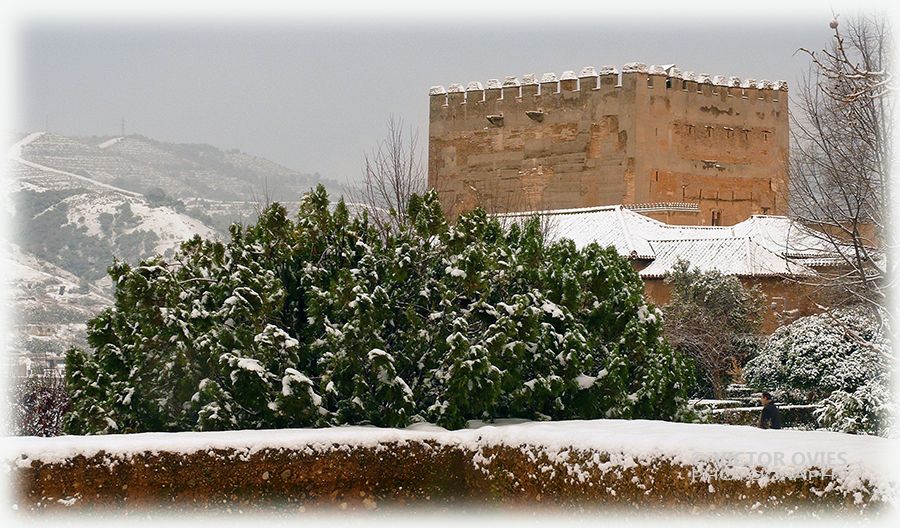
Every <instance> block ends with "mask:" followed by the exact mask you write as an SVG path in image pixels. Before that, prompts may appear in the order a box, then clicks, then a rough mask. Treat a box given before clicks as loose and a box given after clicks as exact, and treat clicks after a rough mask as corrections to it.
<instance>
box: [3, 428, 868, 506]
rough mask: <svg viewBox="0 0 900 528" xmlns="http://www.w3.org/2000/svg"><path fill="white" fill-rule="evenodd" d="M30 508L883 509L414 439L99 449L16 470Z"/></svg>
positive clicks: (862, 500)
mask: <svg viewBox="0 0 900 528" xmlns="http://www.w3.org/2000/svg"><path fill="white" fill-rule="evenodd" d="M10 468H11V472H12V478H13V482H14V483H15V485H16V493H15V496H14V498H13V499H14V501H15V503H16V505H15V508H16V509H17V510H19V511H20V512H22V511H44V510H56V511H59V510H67V509H68V510H76V511H80V512H84V511H95V512H96V511H99V512H106V511H109V510H112V511H116V512H120V513H121V512H123V511H128V512H132V511H140V510H141V509H142V508H143V507H159V506H161V507H164V508H166V509H174V510H187V511H196V510H207V509H215V510H218V509H224V508H226V507H227V508H240V509H242V510H243V511H246V510H247V509H252V508H292V509H293V508H310V507H322V506H325V507H338V508H347V507H349V508H353V509H356V508H359V509H378V508H383V507H386V506H398V505H419V506H421V505H423V504H431V505H441V504H444V505H446V504H456V505H458V506H465V505H469V504H473V503H474V504H478V505H485V504H515V505H530V506H536V505H543V504H549V505H555V506H564V507H569V506H574V507H598V506H599V507H603V508H607V507H609V508H617V509H625V510H638V509H640V510H642V511H646V510H648V509H653V508H666V509H672V510H678V511H684V512H697V511H700V512H704V511H709V510H716V511H717V512H721V511H737V512H742V511H747V512H751V511H752V512H756V511H759V510H774V511H778V512H788V511H791V510H793V509H794V508H795V507H797V506H799V507H801V508H802V509H803V510H804V511H809V510H811V511H813V512H828V511H841V512H847V511H850V512H873V511H878V509H879V508H878V506H879V505H880V503H879V498H878V496H877V494H875V495H873V492H872V489H873V488H871V487H867V486H868V485H867V483H865V482H863V483H856V484H855V485H854V488H853V489H852V490H848V489H847V488H846V487H845V486H844V485H842V484H841V483H839V482H838V483H835V482H834V481H832V479H831V477H830V476H829V475H821V474H818V472H817V471H816V470H815V469H814V468H813V469H811V470H810V471H809V472H808V474H807V475H806V476H805V478H795V479H788V480H779V479H777V478H770V477H769V476H768V475H766V474H765V473H764V472H758V473H752V472H751V474H745V475H744V476H743V477H735V475H733V474H731V475H730V474H729V472H728V468H727V467H716V466H715V465H712V464H705V465H703V466H702V467H701V466H685V465H682V464H679V463H676V462H674V461H673V460H671V459H666V458H653V459H644V460H637V459H632V458H631V457H629V456H623V455H621V454H609V453H604V452H598V451H592V450H579V449H569V450H563V451H547V450H545V449H543V448H541V447H539V446H530V445H526V444H522V445H519V446H508V445H489V446H482V447H472V446H468V447H467V446H465V445H453V444H449V445H448V444H446V443H439V442H433V441H430V440H413V441H400V442H384V443H379V444H377V445H374V446H372V445H368V446H348V445H340V444H333V445H331V446H330V447H329V446H322V445H319V446H318V447H315V448H313V447H311V446H298V447H297V448H295V449H284V448H278V449H262V450H257V451H251V450H249V449H210V450H201V451H197V452H193V453H189V454H186V453H175V452H165V451H163V452H141V453H133V454H129V455H116V456H110V455H107V454H105V453H104V452H99V453H97V454H94V455H92V456H90V457H85V456H83V455H77V456H74V457H72V458H69V459H67V460H64V461H54V462H51V463H46V462H41V461H38V460H29V461H23V460H20V461H19V463H16V462H13V463H12V464H11V465H10Z"/></svg>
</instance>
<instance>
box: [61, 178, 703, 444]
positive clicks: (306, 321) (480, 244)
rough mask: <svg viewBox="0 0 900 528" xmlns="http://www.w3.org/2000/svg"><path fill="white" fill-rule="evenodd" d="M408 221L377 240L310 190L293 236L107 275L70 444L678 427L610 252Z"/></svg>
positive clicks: (196, 248)
mask: <svg viewBox="0 0 900 528" xmlns="http://www.w3.org/2000/svg"><path fill="white" fill-rule="evenodd" d="M408 218H409V222H408V223H407V225H406V226H404V227H402V228H401V229H399V230H398V231H397V232H396V233H390V234H388V235H386V236H385V235H383V234H381V233H379V232H378V231H376V230H375V229H374V228H373V226H372V225H371V224H370V223H369V221H368V218H367V216H366V215H365V214H363V215H360V216H357V217H351V215H350V214H349V212H348V210H347V208H346V207H345V206H344V204H343V203H340V204H338V205H337V206H336V207H334V206H332V205H331V204H329V201H328V197H327V195H326V194H325V192H324V189H321V188H320V189H317V190H316V191H314V192H312V193H310V194H307V195H306V196H305V197H304V199H303V201H302V203H301V206H300V210H299V212H298V215H297V217H296V218H295V219H290V218H288V217H287V214H286V211H285V210H284V208H283V207H281V206H280V205H278V204H275V205H273V206H271V207H270V208H269V209H268V210H267V211H266V212H265V213H264V214H263V215H262V216H261V217H260V219H259V221H258V223H257V224H256V225H253V226H249V227H247V228H241V227H239V226H234V227H232V229H231V239H230V240H229V241H228V242H218V241H209V240H201V239H200V238H194V239H193V240H190V241H188V242H186V243H184V244H183V245H182V247H181V249H180V251H179V252H178V253H177V254H176V255H175V257H174V258H173V259H172V261H165V260H164V259H162V258H155V259H151V260H147V261H144V262H142V263H141V264H140V265H139V266H136V267H131V266H129V265H127V264H124V263H115V264H114V265H113V266H112V267H111V268H110V275H111V277H112V279H113V281H114V283H115V285H116V292H115V306H114V307H113V308H110V309H108V310H106V311H105V312H103V313H101V314H100V315H99V316H97V317H96V318H95V319H93V320H92V321H91V322H90V324H89V336H88V337H89V343H90V345H91V347H92V350H91V351H89V352H86V351H81V350H72V351H70V353H69V354H68V356H67V374H66V381H67V384H68V386H69V388H70V390H71V391H72V394H73V411H72V413H71V414H70V415H69V417H68V420H67V426H66V427H67V430H68V431H69V432H71V433H105V432H132V431H151V430H153V431H177V430H211V429H238V428H264V427H321V426H328V425H337V424H372V425H378V426H385V427H399V426H405V425H407V424H409V423H410V422H412V421H418V420H429V421H434V422H436V423H439V424H441V425H445V426H448V427H461V426H464V425H465V422H466V420H470V419H488V420H489V419H493V418H496V417H524V418H538V419H569V418H597V417H621V418H657V419H672V418H675V417H679V416H681V415H682V414H681V413H683V412H684V406H685V401H686V400H685V398H686V396H687V394H688V392H687V391H688V390H689V389H690V387H691V384H692V383H693V379H694V378H693V371H692V369H691V367H690V364H689V363H688V362H687V361H685V360H684V359H683V358H682V357H681V356H680V355H678V354H676V353H673V352H672V350H671V349H670V348H669V346H668V345H667V344H666V343H665V341H664V340H663V339H662V336H661V317H660V313H659V310H657V309H656V308H655V307H653V306H651V305H648V304H646V301H645V300H644V297H643V285H642V283H641V281H640V279H639V277H638V276H637V274H636V273H635V271H634V270H633V269H632V267H631V265H630V264H629V263H628V261H626V260H624V259H622V258H620V257H619V256H618V255H617V254H616V252H615V251H614V250H613V249H609V248H600V247H598V246H596V245H590V246H588V247H586V248H584V249H582V250H578V249H576V248H575V245H574V244H573V243H572V242H571V241H567V240H564V241H561V242H557V243H549V242H547V241H546V240H545V239H544V237H543V235H542V232H541V229H540V224H539V222H538V221H537V220H532V221H530V222H527V223H525V224H523V225H513V226H510V227H504V226H502V225H501V224H500V222H499V221H497V220H496V219H493V218H490V217H488V216H487V215H486V214H485V213H484V212H483V211H480V210H476V211H474V212H471V213H468V214H465V215H462V216H461V217H460V218H459V219H458V221H457V223H456V224H455V225H453V226H450V225H448V223H447V221H446V219H445V217H444V215H443V213H442V212H441V210H440V206H439V202H438V199H437V195H436V193H434V192H429V193H427V194H426V195H425V196H423V197H419V196H415V197H413V198H412V200H411V202H410V206H409V211H408Z"/></svg>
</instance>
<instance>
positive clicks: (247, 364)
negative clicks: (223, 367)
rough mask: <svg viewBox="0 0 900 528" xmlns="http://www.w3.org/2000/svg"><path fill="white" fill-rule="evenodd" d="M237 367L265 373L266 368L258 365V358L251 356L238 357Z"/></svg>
mask: <svg viewBox="0 0 900 528" xmlns="http://www.w3.org/2000/svg"><path fill="white" fill-rule="evenodd" d="M237 367H238V368H239V369H244V370H249V371H251V372H260V373H263V374H265V372H266V369H265V368H264V367H263V366H262V365H260V363H259V360H256V359H253V358H240V359H238V361H237Z"/></svg>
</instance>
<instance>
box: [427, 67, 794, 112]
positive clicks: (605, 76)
mask: <svg viewBox="0 0 900 528" xmlns="http://www.w3.org/2000/svg"><path fill="white" fill-rule="evenodd" d="M629 77H635V78H636V77H641V79H643V80H645V81H646V84H647V86H648V87H655V86H657V85H665V87H666V88H670V89H681V90H683V91H688V92H691V91H692V92H696V93H698V94H707V95H708V94H711V93H718V91H719V90H718V87H723V88H728V89H729V90H727V95H728V96H738V97H743V98H749V99H761V100H771V101H777V100H779V98H780V96H779V95H778V94H777V93H771V94H768V95H767V94H763V93H761V92H762V91H767V92H786V91H787V89H788V86H787V81H783V80H779V81H769V80H766V79H761V80H756V79H752V78H751V79H746V80H742V79H741V77H737V76H734V75H730V76H726V75H714V76H711V75H710V74H707V73H699V74H698V73H695V72H693V71H684V72H683V71H682V70H680V69H679V68H677V67H675V65H674V64H666V65H658V64H652V65H649V66H648V65H647V64H644V63H642V62H629V63H627V64H625V65H624V66H622V71H621V73H619V70H618V69H617V68H616V67H615V66H609V65H607V66H602V67H601V68H600V70H599V73H598V70H597V69H596V68H594V66H584V67H582V68H581V69H580V70H578V74H577V75H576V73H575V70H566V71H565V72H563V73H562V74H561V75H559V76H557V75H556V73H555V72H547V73H544V74H542V75H541V76H540V77H538V76H537V75H536V74H534V73H526V74H525V75H523V76H522V81H521V82H519V80H518V78H517V77H515V76H507V77H506V78H505V80H504V81H503V82H502V84H501V82H500V81H499V80H497V79H489V80H488V81H487V89H488V90H496V89H499V88H504V89H506V88H512V87H514V88H519V89H520V91H519V92H512V91H509V96H511V97H524V96H528V95H534V96H540V95H542V94H556V93H560V92H566V91H583V90H602V89H606V88H610V87H612V88H617V89H623V88H626V89H627V86H628V85H629V84H631V83H629V82H627V80H626V79H627V78H629ZM656 78H659V79H663V81H662V82H658V81H656V80H655V79H656ZM538 79H540V81H538ZM640 84H642V83H638V82H635V83H634V85H635V86H638V85H640ZM480 86H481V82H479V81H471V82H469V83H468V85H466V88H463V84H461V83H452V84H450V87H449V88H447V89H445V88H444V87H443V86H432V87H431V89H430V90H429V92H428V93H429V95H431V96H432V97H433V98H436V99H437V100H438V102H440V101H443V102H444V104H447V103H448V102H449V99H450V98H449V97H448V96H447V94H448V93H451V94H452V93H465V94H466V96H465V97H463V98H462V100H459V101H457V100H456V99H458V98H454V102H460V103H465V102H471V101H475V102H480V101H484V100H486V96H485V93H484V89H483V88H478V87H480ZM530 86H540V88H539V89H538V90H536V91H534V93H532V92H531V91H530V90H527V91H523V90H521V88H523V87H530ZM507 91H508V90H504V92H507ZM496 98H497V99H503V98H502V97H496ZM488 100H490V96H488Z"/></svg>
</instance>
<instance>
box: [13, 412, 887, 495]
mask: <svg viewBox="0 0 900 528" xmlns="http://www.w3.org/2000/svg"><path fill="white" fill-rule="evenodd" d="M470 427H472V428H470V429H463V430H458V431H447V430H445V429H442V428H440V427H437V426H434V425H429V424H417V425H415V426H412V427H410V428H408V429H387V428H376V427H364V426H345V427H333V428H328V429H278V430H263V431H220V432H204V433H194V432H186V433H141V434H130V435H121V434H114V435H101V436H60V437H55V438H37V437H7V438H6V439H5V441H4V443H3V448H4V451H3V456H4V458H5V459H6V461H7V463H9V464H12V465H16V466H18V467H30V466H31V464H32V462H34V461H40V462H43V463H61V462H64V461H66V460H69V459H71V458H72V457H75V456H78V455H82V456H85V457H91V456H94V455H96V454H98V453H100V452H101V451H102V452H105V453H106V455H107V456H109V457H111V458H126V457H128V456H129V455H130V454H132V453H142V452H150V453H159V452H170V453H179V454H190V453H195V452H199V451H208V450H211V449H234V450H238V451H241V452H244V453H246V454H252V453H255V452H258V451H260V450H264V449H302V450H306V451H310V450H311V451H326V450H330V449H334V446H335V445H338V446H352V447H377V446H378V445H379V444H384V443H387V442H396V443H405V442H409V441H424V440H428V441H432V442H435V443H437V444H440V445H456V446H459V447H462V448H466V449H469V450H471V451H473V452H476V453H482V454H483V452H484V450H486V449H489V448H491V447H494V446H509V447H513V448H517V447H520V446H525V447H529V448H534V449H538V450H541V451H543V453H544V454H546V455H547V456H548V458H550V459H551V460H562V461H564V460H565V458H566V457H567V456H568V452H569V451H571V450H591V451H595V452H597V453H607V454H609V461H608V462H603V463H600V462H597V464H602V466H603V469H610V470H615V469H616V468H622V467H631V466H634V465H635V464H648V463H650V462H652V461H654V460H668V461H670V462H672V463H674V464H684V465H689V466H693V467H694V468H701V469H703V468H705V469H704V470H705V471H708V472H709V476H710V477H712V476H719V477H723V478H729V477H730V478H739V479H748V478H755V479H756V480H757V482H759V483H762V482H763V481H765V482H772V481H777V480H781V479H792V478H803V477H804V476H805V475H807V474H808V472H809V471H810V470H812V469H813V468H818V470H820V471H823V472H826V473H828V474H830V475H831V476H832V481H833V482H834V485H835V488H836V489H837V490H839V491H842V492H843V493H850V494H852V493H854V492H857V491H860V490H864V489H865V487H866V483H868V487H869V489H870V490H871V491H872V492H873V498H874V499H876V500H891V499H892V498H893V497H894V493H895V481H894V480H893V479H894V475H893V474H892V473H891V470H890V468H889V465H888V464H886V461H888V460H890V457H891V456H892V454H893V453H894V452H895V451H896V449H897V448H898V442H897V440H892V439H886V438H880V437H875V436H865V435H849V434H843V433H833V432H828V431H793V430H763V429H757V428H755V427H748V426H735V425H719V424H684V423H672V422H658V421H650V420H591V421H584V420H573V421H562V422H524V423H523V422H521V421H519V420H501V421H498V422H497V423H496V424H494V425H485V424H479V423H477V422H473V423H472V424H470ZM595 459H596V460H599V458H597V457H595ZM581 469H587V468H586V467H582V468H581ZM573 471H576V472H577V471H578V470H577V469H575V468H573Z"/></svg>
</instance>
